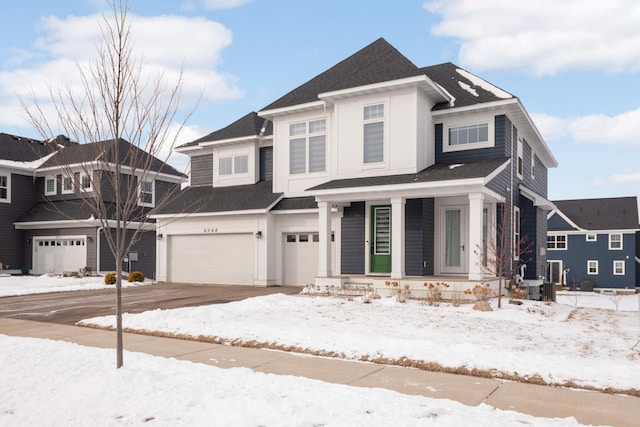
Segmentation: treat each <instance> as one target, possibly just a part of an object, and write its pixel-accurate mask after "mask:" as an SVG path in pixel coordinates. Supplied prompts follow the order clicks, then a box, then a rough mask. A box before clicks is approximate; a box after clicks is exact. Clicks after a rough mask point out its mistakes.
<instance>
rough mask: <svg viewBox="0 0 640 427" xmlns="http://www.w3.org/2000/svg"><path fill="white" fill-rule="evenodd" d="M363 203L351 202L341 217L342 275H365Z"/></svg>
mask: <svg viewBox="0 0 640 427" xmlns="http://www.w3.org/2000/svg"><path fill="white" fill-rule="evenodd" d="M364 220H365V203H364V202H353V203H351V206H349V207H346V208H344V215H343V217H342V228H341V230H342V242H341V245H342V251H341V258H340V262H341V264H342V271H341V273H342V274H365V271H364V261H365V240H366V237H365V232H366V230H365V222H364Z"/></svg>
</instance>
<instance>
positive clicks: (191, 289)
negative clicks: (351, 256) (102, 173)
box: [0, 283, 301, 325]
mask: <svg viewBox="0 0 640 427" xmlns="http://www.w3.org/2000/svg"><path fill="white" fill-rule="evenodd" d="M300 289H301V288H299V287H285V286H282V287H280V286H278V287H268V288H256V287H253V286H237V285H236V286H217V285H216V286H214V285H189V284H173V283H161V284H154V285H149V286H142V287H136V288H123V289H122V303H123V311H124V312H127V313H140V312H142V311H146V310H154V309H157V308H160V309H168V308H179V307H194V306H199V305H207V304H222V303H227V302H230V301H238V300H241V299H245V298H250V297H254V296H262V295H270V294H276V293H284V294H288V295H291V294H297V293H299V292H300ZM108 314H115V290H113V289H109V290H101V291H75V292H58V293H50V294H36V295H21V296H14V297H2V298H0V317H7V318H13V319H25V320H35V321H38V322H50V323H59V324H65V325H73V324H75V323H76V322H78V321H79V320H82V319H87V318H90V317H95V316H105V315H108Z"/></svg>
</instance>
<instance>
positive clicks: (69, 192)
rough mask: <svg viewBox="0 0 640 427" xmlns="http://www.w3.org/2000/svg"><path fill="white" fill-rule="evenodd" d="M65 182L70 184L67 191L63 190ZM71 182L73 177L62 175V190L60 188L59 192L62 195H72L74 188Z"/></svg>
mask: <svg viewBox="0 0 640 427" xmlns="http://www.w3.org/2000/svg"><path fill="white" fill-rule="evenodd" d="M66 181H69V182H70V183H71V188H70V189H68V190H67V189H65V184H66ZM73 181H74V177H73V176H66V175H63V176H62V188H61V190H60V192H61V193H62V194H73V191H74V188H73V187H74V182H73Z"/></svg>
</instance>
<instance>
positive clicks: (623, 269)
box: [547, 197, 640, 291]
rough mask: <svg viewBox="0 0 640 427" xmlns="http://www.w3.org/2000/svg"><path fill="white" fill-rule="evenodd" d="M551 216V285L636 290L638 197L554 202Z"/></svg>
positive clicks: (548, 246) (549, 234) (638, 227)
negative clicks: (554, 206) (554, 207)
mask: <svg viewBox="0 0 640 427" xmlns="http://www.w3.org/2000/svg"><path fill="white" fill-rule="evenodd" d="M553 203H554V204H555V205H556V209H554V210H553V211H551V212H550V213H549V222H548V232H547V251H548V252H547V263H548V266H549V269H548V277H549V281H550V282H552V283H556V285H558V286H566V287H569V288H571V289H575V288H580V289H582V290H586V291H592V290H594V289H596V290H597V289H630V290H635V288H636V287H637V286H639V285H638V282H637V275H636V271H637V269H638V258H637V257H636V235H637V233H638V231H640V226H639V225H638V200H637V198H636V197H617V198H604V199H578V200H558V201H554V202H553Z"/></svg>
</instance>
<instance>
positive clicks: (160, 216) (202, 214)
mask: <svg viewBox="0 0 640 427" xmlns="http://www.w3.org/2000/svg"><path fill="white" fill-rule="evenodd" d="M266 213H268V210H267V209H247V210H244V211H223V212H194V213H178V214H155V215H149V218H151V219H181V218H197V217H207V216H236V215H260V214H266Z"/></svg>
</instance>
